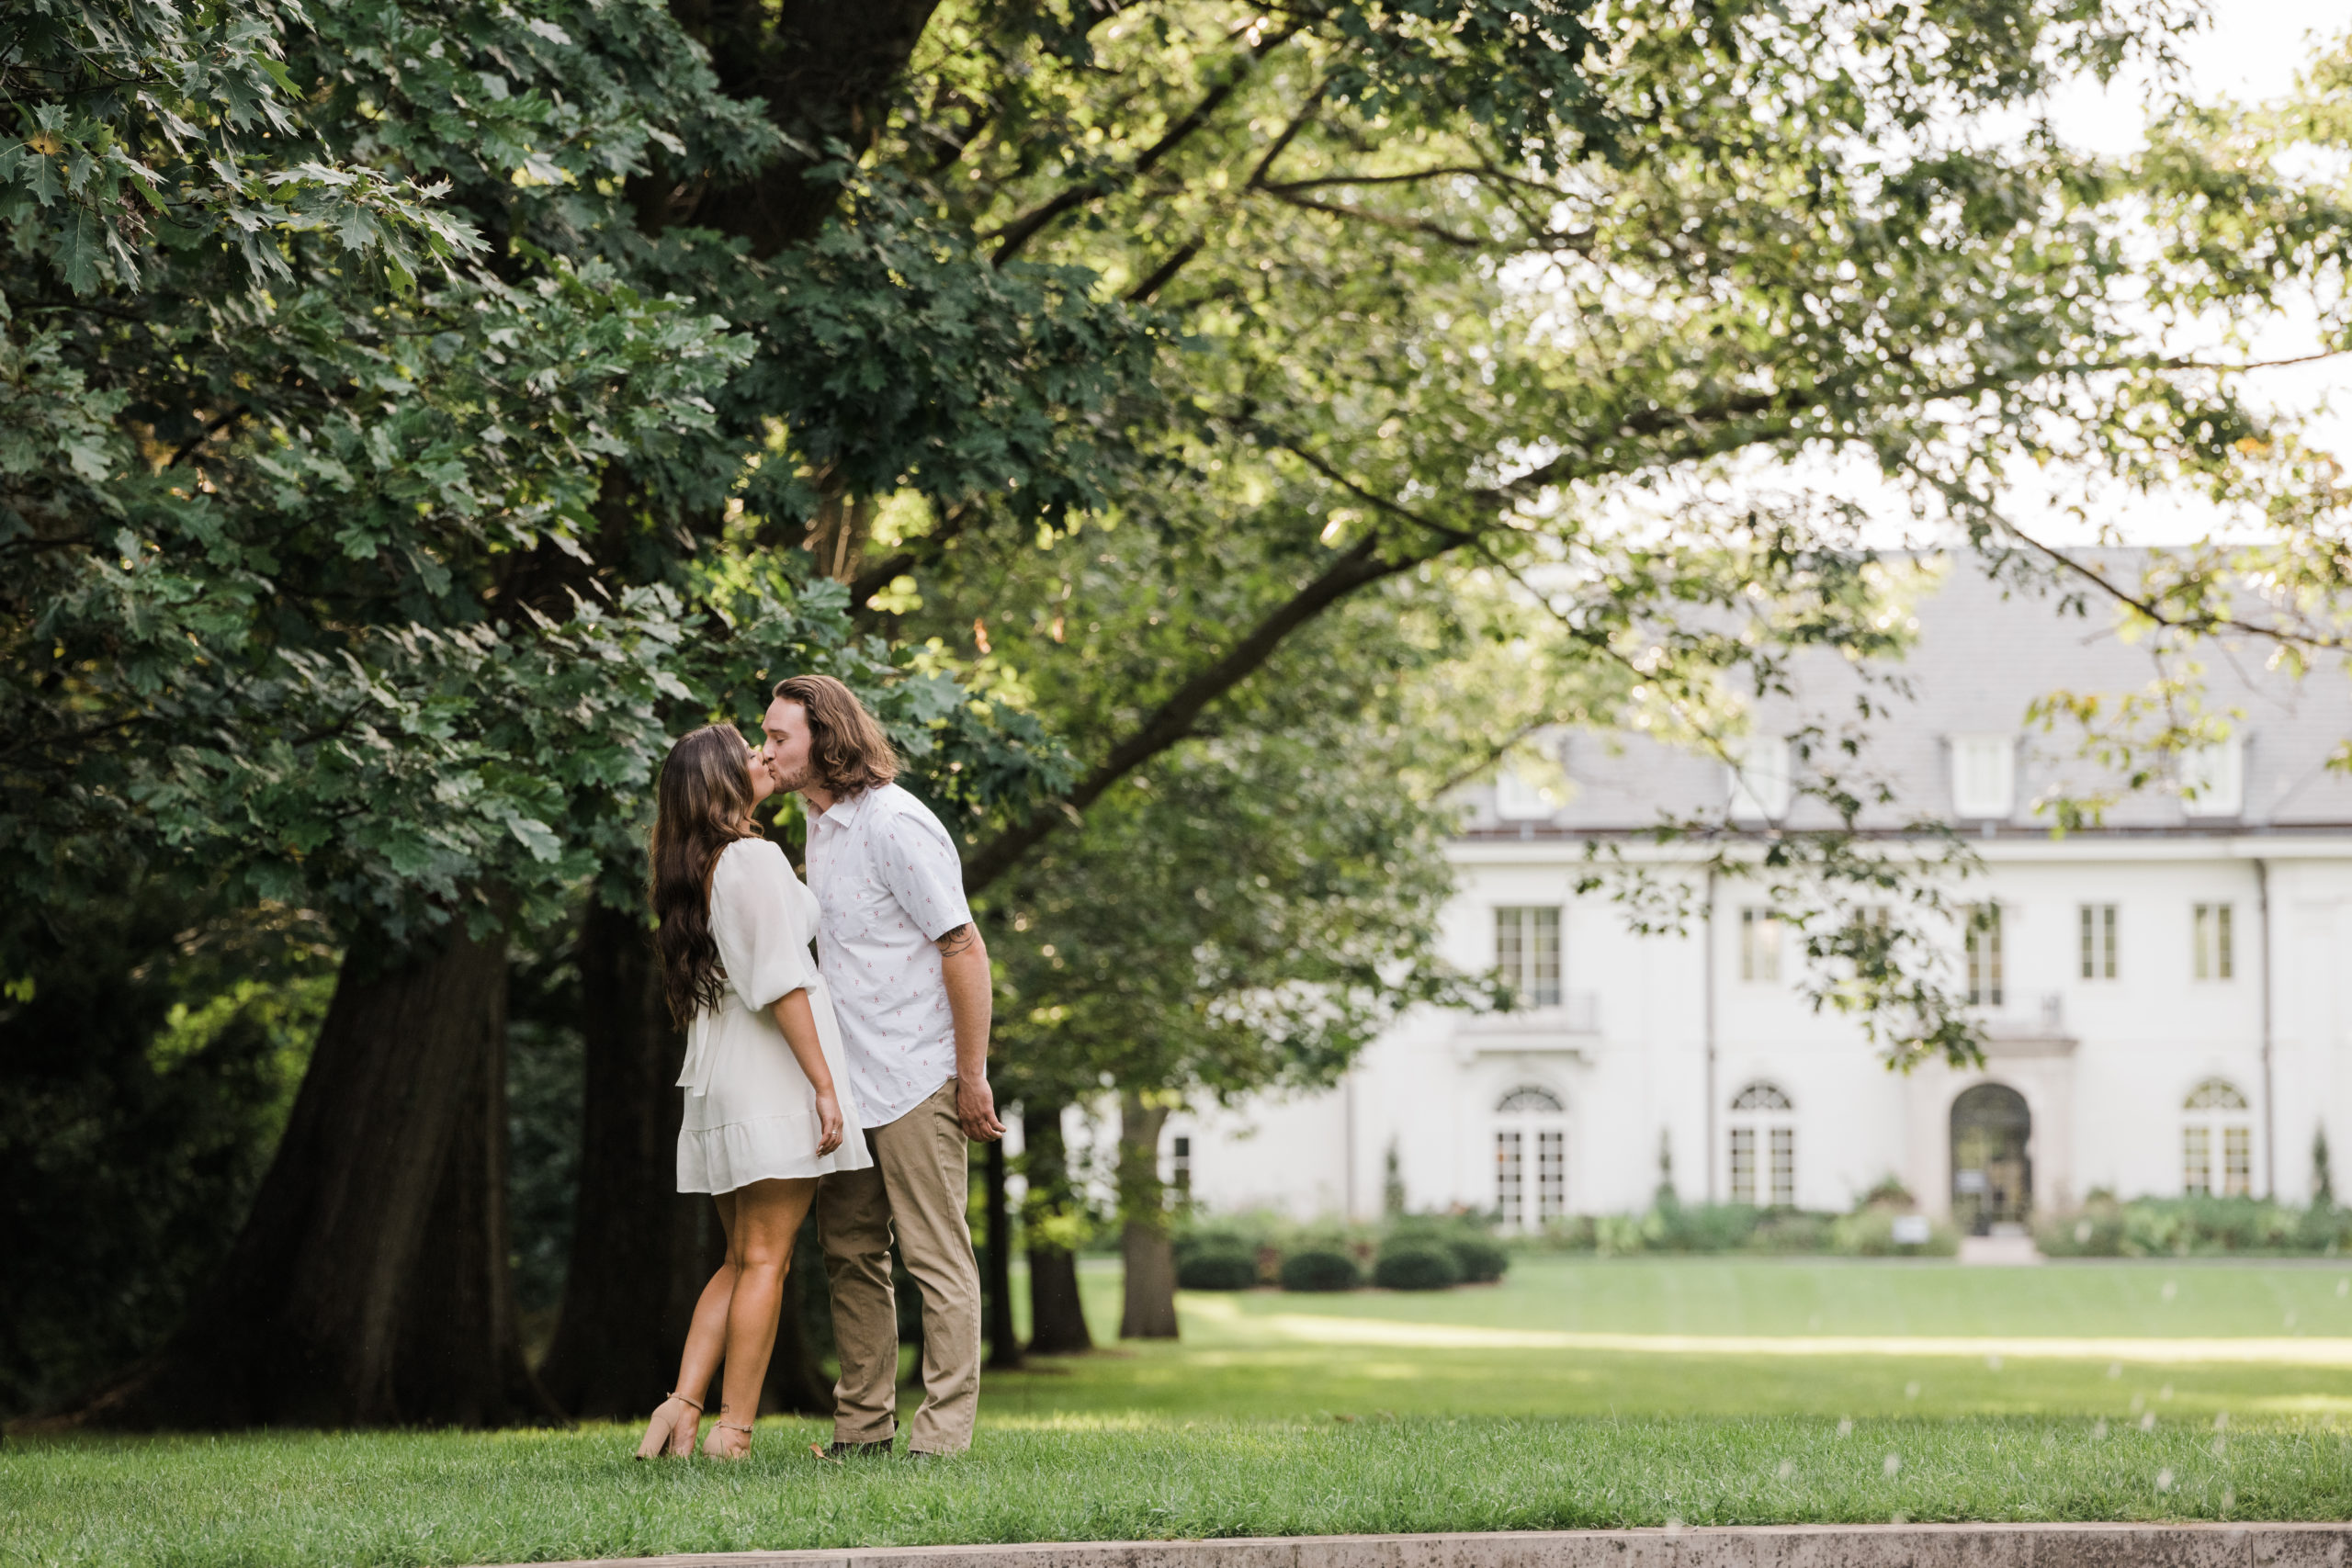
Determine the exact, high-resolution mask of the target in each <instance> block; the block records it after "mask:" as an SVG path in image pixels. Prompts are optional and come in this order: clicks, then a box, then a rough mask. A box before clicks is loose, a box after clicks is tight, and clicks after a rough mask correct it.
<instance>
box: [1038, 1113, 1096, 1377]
mask: <svg viewBox="0 0 2352 1568" xmlns="http://www.w3.org/2000/svg"><path fill="white" fill-rule="evenodd" d="M1021 1139H1022V1156H1021V1158H1022V1163H1023V1167H1024V1168H1026V1171H1027V1174H1028V1177H1029V1194H1028V1220H1029V1223H1028V1225H1027V1226H1026V1229H1027V1231H1028V1234H1029V1351H1030V1354H1032V1355H1035V1356H1069V1355H1075V1354H1077V1353H1078V1352H1079V1351H1081V1350H1091V1349H1093V1348H1094V1336H1093V1335H1091V1333H1089V1332H1088V1331H1087V1327H1086V1307H1085V1303H1083V1302H1082V1301H1081V1300H1080V1296H1079V1293H1078V1258H1077V1255H1076V1254H1074V1253H1072V1252H1071V1251H1070V1249H1069V1247H1062V1246H1060V1245H1058V1244H1057V1243H1055V1242H1054V1241H1052V1240H1051V1239H1050V1238H1049V1235H1048V1227H1047V1225H1046V1224H1045V1223H1044V1222H1047V1221H1050V1220H1053V1219H1055V1218H1057V1217H1058V1216H1060V1215H1062V1214H1066V1213H1069V1211H1070V1210H1071V1209H1072V1208H1073V1207H1074V1206H1075V1195H1074V1194H1073V1192H1072V1191H1071V1188H1070V1179H1069V1148H1068V1145H1065V1144H1064V1142H1063V1141H1062V1108H1061V1107H1060V1106H1058V1105H1028V1106H1024V1107H1023V1109H1022V1113H1021Z"/></svg>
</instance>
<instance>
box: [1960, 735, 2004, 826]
mask: <svg viewBox="0 0 2352 1568" xmlns="http://www.w3.org/2000/svg"><path fill="white" fill-rule="evenodd" d="M2017 799H2018V743H2017V740H2016V739H2015V738H2014V737H2012V736H2007V735H1955V736H1953V737H1952V738H1951V808H1952V814H1953V815H1954V816H1957V817H1970V818H2006V817H2007V816H2008V815H2009V814H2010V813H2011V812H2013V811H2015V810H2016V809H2017Z"/></svg>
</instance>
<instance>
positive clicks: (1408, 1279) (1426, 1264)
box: [1372, 1241, 1462, 1291]
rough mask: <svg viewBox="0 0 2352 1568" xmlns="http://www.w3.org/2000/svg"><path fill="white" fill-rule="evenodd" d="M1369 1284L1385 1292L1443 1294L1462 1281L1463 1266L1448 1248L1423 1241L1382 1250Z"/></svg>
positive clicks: (1373, 1267) (1403, 1243)
mask: <svg viewBox="0 0 2352 1568" xmlns="http://www.w3.org/2000/svg"><path fill="white" fill-rule="evenodd" d="M1372 1282H1373V1283H1374V1284H1375V1285H1378V1286H1379V1287H1380V1288H1381V1289H1382V1290H1384V1291H1442V1290H1447V1289H1450V1288H1452V1287H1453V1286H1455V1285H1458V1284H1460V1283H1461V1282H1462V1265H1460V1264H1459V1263H1456V1262H1455V1261H1454V1260H1453V1249H1452V1248H1451V1247H1439V1246H1437V1245H1435V1244H1434V1243H1430V1242H1425V1241H1408V1242H1400V1243H1398V1244H1397V1246H1394V1247H1383V1248H1382V1249H1381V1253H1380V1258H1379V1261H1377V1262H1375V1263H1374V1264H1373V1266H1372Z"/></svg>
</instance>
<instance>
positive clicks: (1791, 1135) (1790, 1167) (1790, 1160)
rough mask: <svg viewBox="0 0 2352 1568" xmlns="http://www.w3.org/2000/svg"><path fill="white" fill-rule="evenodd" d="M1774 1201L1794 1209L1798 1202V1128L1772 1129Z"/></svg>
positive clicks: (1775, 1204)
mask: <svg viewBox="0 0 2352 1568" xmlns="http://www.w3.org/2000/svg"><path fill="white" fill-rule="evenodd" d="M1772 1203H1773V1206H1774V1207H1776V1208H1781V1209H1793V1208H1795V1207H1796V1203H1797V1130H1796V1129H1795V1128H1794V1127H1775V1128H1773V1129H1772Z"/></svg>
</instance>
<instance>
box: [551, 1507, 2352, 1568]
mask: <svg viewBox="0 0 2352 1568" xmlns="http://www.w3.org/2000/svg"><path fill="white" fill-rule="evenodd" d="M2347 1501H2352V1500H2347ZM535 1568H2352V1524H2271V1525H2266V1524H2243V1525H2237V1524H2230V1525H2211V1524H2205V1525H1755V1526H1740V1527H1734V1528H1727V1529H1629V1530H1514V1531H1498V1532H1496V1533H1494V1534H1491V1535H1308V1536H1288V1537H1273V1538H1266V1539H1259V1540H1249V1539H1241V1540H1114V1541H1092V1542H1038V1543H1035V1544H1024V1545H1016V1546H892V1547H871V1548H868V1547H851V1548H847V1549H843V1550H835V1551H826V1550H818V1551H704V1552H688V1553H684V1554H683V1555H679V1556H671V1557H609V1558H598V1559H595V1560H594V1561H587V1560H582V1561H577V1562H563V1563H540V1564H537V1565H535Z"/></svg>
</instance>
